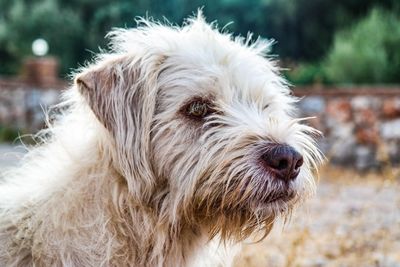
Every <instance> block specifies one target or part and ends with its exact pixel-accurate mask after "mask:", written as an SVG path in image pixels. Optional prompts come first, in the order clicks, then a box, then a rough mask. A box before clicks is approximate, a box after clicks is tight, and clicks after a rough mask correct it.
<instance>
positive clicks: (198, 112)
mask: <svg viewBox="0 0 400 267" xmlns="http://www.w3.org/2000/svg"><path fill="white" fill-rule="evenodd" d="M212 112H213V110H212V108H211V106H210V103H208V102H206V101H202V100H196V101H193V102H191V103H189V104H188V105H187V106H186V110H185V113H186V115H187V116H189V117H192V118H196V119H202V118H204V117H206V116H207V115H209V114H210V113H212Z"/></svg>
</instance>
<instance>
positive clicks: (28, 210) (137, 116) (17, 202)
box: [0, 12, 322, 266]
mask: <svg viewBox="0 0 400 267" xmlns="http://www.w3.org/2000/svg"><path fill="white" fill-rule="evenodd" d="M138 23H139V24H138V27H137V28H133V29H116V30H113V31H112V32H111V33H109V34H108V37H109V38H110V40H111V42H110V48H109V50H108V52H103V53H102V54H99V55H98V56H97V57H96V58H95V59H93V62H92V63H89V64H88V65H87V66H86V67H83V68H81V69H80V70H79V71H77V73H76V74H75V75H74V83H73V85H71V87H70V88H69V89H68V90H67V91H65V92H64V93H63V99H62V103H61V104H59V106H58V108H57V110H58V112H56V115H54V117H53V120H52V122H51V123H49V126H48V128H47V129H45V130H43V131H42V132H40V134H39V137H40V139H41V142H40V144H38V145H36V146H35V147H34V148H33V149H31V150H30V151H29V152H28V153H27V155H26V156H25V157H24V158H23V159H22V163H21V165H20V166H19V167H17V168H15V169H12V170H10V171H9V172H7V173H6V175H5V177H4V179H3V181H2V183H1V185H0V265H1V266H231V265H232V264H233V258H234V255H235V253H236V252H237V251H238V250H239V249H240V243H241V241H243V240H246V239H247V238H250V237H252V236H254V235H259V234H262V235H263V236H264V237H265V236H266V235H267V234H268V233H269V231H270V230H271V228H272V226H273V223H274V222H275V221H276V220H277V219H278V218H287V217H288V216H290V214H291V211H292V210H293V207H295V206H296V204H297V203H300V202H302V200H304V199H306V197H307V196H310V195H312V194H313V192H314V190H315V182H314V174H315V171H314V170H315V169H316V168H317V167H318V165H319V164H320V162H321V160H322V155H321V153H320V152H319V150H318V148H317V145H316V141H315V139H316V138H315V136H316V135H317V134H318V131H316V130H315V129H313V128H311V127H309V126H307V125H306V124H304V123H303V120H304V119H299V118H296V115H295V114H296V108H295V103H296V101H297V99H296V98H295V97H294V96H292V94H291V92H290V89H289V85H288V83H287V82H286V81H285V80H284V78H282V77H281V76H280V74H279V69H278V67H277V64H276V63H275V62H274V61H272V60H271V59H270V58H268V57H266V53H267V52H268V51H269V49H270V46H271V43H270V42H269V41H266V40H264V39H260V38H259V39H257V40H252V39H251V37H249V38H242V37H236V38H234V37H232V35H231V34H229V33H226V32H221V31H219V30H218V29H217V26H216V25H215V23H214V24H208V23H207V22H206V21H205V19H204V17H203V16H202V14H201V12H199V14H198V15H197V16H194V17H193V18H190V19H188V20H187V21H186V22H185V23H184V25H183V26H182V27H178V26H171V25H165V24H162V23H159V22H154V21H150V20H146V19H141V20H140V21H139V22H138Z"/></svg>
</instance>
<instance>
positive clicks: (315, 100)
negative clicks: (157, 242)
mask: <svg viewBox="0 0 400 267" xmlns="http://www.w3.org/2000/svg"><path fill="white" fill-rule="evenodd" d="M199 7H202V8H203V12H204V14H205V16H206V17H207V20H208V21H209V22H211V21H214V20H217V21H218V25H219V26H220V27H223V26H225V25H227V24H228V25H227V26H226V29H227V30H229V31H231V32H234V33H235V34H241V35H243V36H246V35H247V34H248V32H249V31H250V32H253V33H254V36H255V37H257V36H259V35H260V36H261V37H263V38H267V39H274V40H275V44H274V46H273V48H272V51H271V53H270V55H271V57H273V58H276V59H279V64H280V66H281V68H282V72H283V75H285V77H286V78H287V79H288V80H289V81H290V82H291V83H292V84H293V85H294V87H293V90H294V93H295V95H297V96H299V97H301V101H300V102H299V105H298V107H299V113H300V114H299V115H301V116H315V119H312V120H310V122H309V123H310V124H311V125H312V126H314V127H316V128H318V129H320V130H321V131H322V132H323V133H324V137H323V138H320V140H319V144H320V147H321V150H323V151H324V153H325V154H326V156H327V163H326V164H325V166H324V167H323V168H322V169H321V171H320V179H319V182H318V190H317V196H316V198H314V199H312V200H310V201H309V202H307V203H306V205H304V206H303V207H302V208H301V209H300V210H299V211H297V212H296V214H294V215H293V217H292V219H291V221H290V223H288V224H287V225H283V224H281V225H278V226H277V227H275V229H274V230H273V232H272V234H271V235H270V236H269V237H268V238H267V239H266V240H265V241H263V242H260V243H257V244H251V245H250V244H249V245H245V246H244V249H243V252H242V254H241V255H240V256H239V257H238V258H237V260H236V267H239V266H250V267H258V266H260V267H261V266H264V267H267V266H268V267H271V266H272V267H273V266H277V267H281V266H287V267H289V266H390V267H399V266H400V190H399V189H400V168H399V167H400V1H399V0H220V1H211V0H208V1H205V0H192V1H189V0H163V1H161V0H153V1H152V0H119V1H116V0H114V1H112V0H68V1H67V0H0V175H1V172H2V171H4V170H6V169H7V168H9V167H12V166H15V165H18V160H19V158H20V157H21V156H22V155H23V154H24V153H25V148H24V147H23V145H21V139H22V140H23V141H24V142H25V143H27V144H28V145H29V144H31V143H32V139H31V138H29V136H28V137H24V136H25V135H26V134H29V133H34V132H36V131H37V130H39V129H41V128H43V127H45V124H44V120H45V116H44V111H46V110H48V109H49V108H50V107H51V106H52V105H54V104H56V103H57V102H58V101H59V97H60V93H61V91H62V90H64V89H65V88H67V87H68V85H69V84H70V83H71V79H70V78H69V76H68V75H69V74H71V73H72V70H74V69H76V68H77V67H79V66H81V65H83V64H84V62H85V61H86V60H89V59H90V58H91V57H92V56H93V55H94V53H97V52H98V51H99V49H100V48H103V49H107V40H106V39H105V38H104V36H105V34H106V33H107V32H108V31H109V30H110V29H112V28H113V27H134V26H135V21H134V18H135V17H136V16H149V17H153V18H155V19H159V20H163V19H164V18H167V19H168V20H169V21H170V22H172V23H176V24H181V23H182V21H183V20H184V19H185V18H187V16H188V15H191V14H193V12H195V11H196V10H197V8H199ZM231 22H232V23H231ZM18 137H21V138H18ZM249 243H251V242H249Z"/></svg>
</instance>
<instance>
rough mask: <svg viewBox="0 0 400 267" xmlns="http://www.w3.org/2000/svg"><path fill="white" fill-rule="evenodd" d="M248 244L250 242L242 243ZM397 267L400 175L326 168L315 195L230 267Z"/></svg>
mask: <svg viewBox="0 0 400 267" xmlns="http://www.w3.org/2000/svg"><path fill="white" fill-rule="evenodd" d="M248 243H250V242H248ZM295 266H296V267H297V266H298V267H300V266H302V267H305V266H307V267H311V266H313V267H317V266H321V267H322V266H328V267H339V266H340V267H347V266H354V267H369V266H371V267H372V266H375V267H378V266H379V267H400V175H399V171H398V170H397V171H396V170H394V169H390V170H389V171H386V172H385V174H384V175H383V174H357V173H354V172H351V171H340V170H337V169H333V168H326V169H325V170H323V171H322V172H321V178H320V181H319V184H318V190H317V196H316V197H314V198H313V199H311V200H309V201H308V202H307V203H306V204H304V205H303V206H302V207H301V208H300V209H298V210H297V212H296V213H295V214H294V216H293V218H292V219H291V221H290V222H289V223H288V224H287V225H285V226H282V224H280V225H276V226H275V228H274V230H273V231H272V232H271V234H270V235H269V236H268V237H267V238H266V239H265V240H263V241H261V242H259V243H256V244H246V245H244V247H243V251H242V253H241V255H240V256H239V257H238V259H237V261H236V265H235V267H295Z"/></svg>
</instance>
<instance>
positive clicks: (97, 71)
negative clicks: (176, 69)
mask: <svg viewBox="0 0 400 267" xmlns="http://www.w3.org/2000/svg"><path fill="white" fill-rule="evenodd" d="M152 63H153V62H151V61H148V60H147V61H145V62H144V61H141V60H140V58H139V59H138V58H135V57H133V56H132V58H129V57H128V56H126V57H120V58H117V59H113V60H108V61H104V62H102V63H100V64H97V65H95V66H94V67H92V68H88V69H87V70H86V71H83V72H82V73H81V74H79V75H78V76H77V77H76V79H75V85H76V87H77V88H78V90H79V92H80V93H81V95H82V96H83V97H84V98H85V100H86V102H87V103H88V105H89V106H90V108H91V109H92V111H93V113H94V114H95V115H96V117H97V118H98V120H99V121H100V122H101V123H102V124H103V125H104V126H105V128H106V129H107V130H108V131H109V132H110V133H111V135H112V136H113V137H114V140H115V145H116V146H117V147H116V148H115V149H114V151H117V153H116V155H114V157H116V158H115V164H120V168H119V170H120V171H121V174H122V175H123V176H124V177H125V178H126V179H127V182H128V186H129V188H130V190H131V192H132V193H134V194H135V193H136V194H141V195H142V196H141V197H142V198H143V191H147V192H150V191H151V190H150V187H151V185H153V184H154V175H153V172H152V170H151V166H150V164H149V162H150V160H149V157H150V129H151V123H152V119H153V114H154V110H155V102H156V95H157V76H158V72H157V65H156V64H152ZM135 177H136V178H135ZM137 177H140V179H141V180H143V182H144V184H142V185H140V184H138V181H137ZM135 179H136V181H135V182H134V181H133V180H135ZM143 187H144V188H143Z"/></svg>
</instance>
